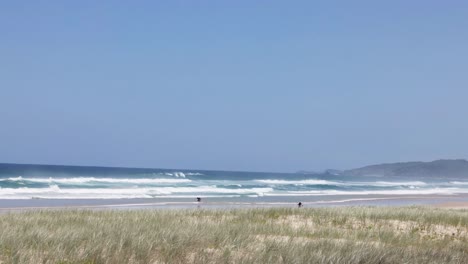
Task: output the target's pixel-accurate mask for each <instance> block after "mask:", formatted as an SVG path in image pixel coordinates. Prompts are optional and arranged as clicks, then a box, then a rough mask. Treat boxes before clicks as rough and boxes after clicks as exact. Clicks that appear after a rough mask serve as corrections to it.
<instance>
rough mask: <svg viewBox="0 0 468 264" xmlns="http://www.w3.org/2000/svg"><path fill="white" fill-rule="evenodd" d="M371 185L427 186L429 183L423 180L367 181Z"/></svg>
mask: <svg viewBox="0 0 468 264" xmlns="http://www.w3.org/2000/svg"><path fill="white" fill-rule="evenodd" d="M366 184H369V185H375V186H425V185H427V183H425V182H422V181H408V182H387V181H378V182H375V183H372V182H366Z"/></svg>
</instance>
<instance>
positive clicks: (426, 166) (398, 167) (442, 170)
mask: <svg viewBox="0 0 468 264" xmlns="http://www.w3.org/2000/svg"><path fill="white" fill-rule="evenodd" d="M342 174H343V175H347V176H380V177H381V176H408V177H433V178H440V177H444V178H445V177H447V178H451V177H453V178H468V161H466V160H463V159H458V160H436V161H432V162H401V163H388V164H379V165H371V166H366V167H362V168H358V169H353V170H346V171H343V172H342Z"/></svg>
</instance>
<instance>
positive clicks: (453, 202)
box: [0, 194, 468, 213]
mask: <svg viewBox="0 0 468 264" xmlns="http://www.w3.org/2000/svg"><path fill="white" fill-rule="evenodd" d="M299 201H300V202H302V204H303V206H304V207H306V208H307V207H310V208H317V207H349V206H378V207H386V206H391V207H397V206H412V205H415V206H431V207H438V208H450V209H468V195H467V194H457V195H412V196H404V195H402V196H394V195H391V196H384V195H380V196H335V197H329V196H327V197H323V196H321V197H310V196H305V197H301V196H298V197H287V198H286V199H285V197H265V198H257V199H251V198H250V199H249V198H243V199H232V198H224V199H222V198H211V199H203V201H202V202H196V201H194V199H169V198H165V199H24V200H7V199H4V200H1V199H0V213H5V212H11V211H28V210H42V209H90V210H112V209H114V210H135V209H158V210H163V209H200V208H203V209H236V208H239V209H241V208H295V207H297V203H298V202H299Z"/></svg>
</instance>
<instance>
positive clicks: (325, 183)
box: [254, 179, 341, 185]
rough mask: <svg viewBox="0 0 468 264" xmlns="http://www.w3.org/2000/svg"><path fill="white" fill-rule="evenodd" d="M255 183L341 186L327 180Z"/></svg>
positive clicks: (261, 181) (262, 181) (264, 181)
mask: <svg viewBox="0 0 468 264" xmlns="http://www.w3.org/2000/svg"><path fill="white" fill-rule="evenodd" d="M254 181H256V182H260V183H265V184H273V185H288V184H291V185H304V184H308V185H338V184H341V183H339V182H333V181H327V180H315V179H308V180H273V179H272V180H270V179H267V180H254Z"/></svg>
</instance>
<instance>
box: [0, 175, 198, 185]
mask: <svg viewBox="0 0 468 264" xmlns="http://www.w3.org/2000/svg"><path fill="white" fill-rule="evenodd" d="M0 181H29V182H41V183H60V184H76V183H133V184H157V183H185V182H191V180H189V179H166V178H157V179H152V178H140V179H129V178H126V179H124V178H122V179H121V178H95V177H76V178H23V177H21V176H19V177H14V178H8V179H1V180H0Z"/></svg>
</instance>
